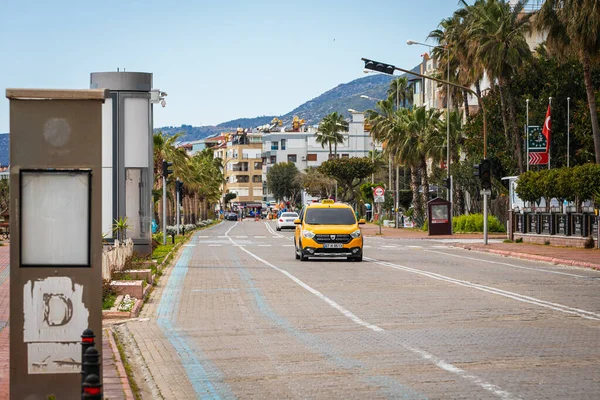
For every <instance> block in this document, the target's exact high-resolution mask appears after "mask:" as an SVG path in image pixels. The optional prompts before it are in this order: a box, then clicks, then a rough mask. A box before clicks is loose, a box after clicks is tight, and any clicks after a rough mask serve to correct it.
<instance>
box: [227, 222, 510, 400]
mask: <svg viewBox="0 0 600 400" xmlns="http://www.w3.org/2000/svg"><path fill="white" fill-rule="evenodd" d="M236 225H237V222H236ZM233 227H235V225H234V226H232V227H231V228H229V230H228V231H227V232H226V233H225V235H228V234H229V231H231V229H232V228H233ZM229 240H230V241H231V243H233V244H234V245H235V241H234V240H233V239H232V238H231V237H229ZM241 249H242V250H243V251H245V252H246V253H248V254H249V255H250V256H252V257H253V258H255V259H256V260H258V261H260V262H262V263H263V264H265V265H267V266H268V267H271V268H273V269H274V270H276V271H278V272H281V273H282V274H283V275H285V276H287V277H288V278H290V279H291V280H292V281H294V282H295V283H296V284H298V285H299V286H301V287H302V288H304V289H306V290H307V291H308V292H310V293H312V294H314V295H315V296H317V297H318V298H319V299H321V300H323V301H324V302H325V303H327V304H329V305H330V306H331V307H333V308H334V309H336V310H338V311H339V312H341V313H342V314H343V315H344V316H345V317H346V318H348V319H350V320H352V321H353V322H354V323H356V324H358V325H361V326H364V327H365V328H367V329H370V330H372V331H374V332H385V330H384V329H383V328H380V327H378V326H377V325H373V324H370V323H368V322H365V321H363V320H362V319H360V318H359V317H357V316H356V315H355V314H353V313H352V312H350V311H348V310H346V309H345V308H344V307H342V306H340V305H339V304H337V303H336V302H335V301H333V300H331V299H330V298H329V297H327V296H325V295H324V294H323V293H321V292H319V291H318V290H316V289H313V288H312V287H310V286H308V285H307V284H306V283H304V282H303V281H301V280H300V279H298V278H296V277H295V276H294V275H292V274H290V273H289V272H287V271H285V270H283V269H281V268H278V267H276V266H275V265H273V264H271V263H270V262H268V261H266V260H263V259H262V258H260V257H258V256H257V255H256V254H254V253H252V252H251V251H248V250H246V249H244V248H241ZM385 334H387V332H385ZM399 344H400V345H401V346H402V347H404V348H405V349H407V350H409V351H411V352H413V353H414V354H417V355H418V356H420V357H421V358H422V359H423V360H426V361H430V362H433V363H434V364H435V365H436V366H437V367H438V368H440V369H443V370H444V371H447V372H450V373H452V374H455V375H458V376H460V377H461V378H463V379H466V380H469V381H471V382H473V383H474V384H476V385H478V386H479V387H481V388H483V389H485V390H487V391H489V392H492V393H493V394H495V395H496V396H499V397H500V398H502V399H506V400H510V399H516V397H514V396H513V395H512V394H511V393H509V392H506V391H504V390H502V389H501V388H500V387H499V386H496V385H493V384H491V383H488V382H486V381H484V380H482V379H481V378H479V377H477V376H475V375H472V374H469V373H468V372H466V371H465V370H463V369H460V368H458V367H456V366H455V365H452V364H450V363H448V362H446V361H444V360H442V359H440V358H438V357H436V356H434V355H433V354H431V353H428V352H426V351H424V350H421V349H418V348H416V347H412V346H410V345H408V344H406V343H402V342H400V343H399Z"/></svg>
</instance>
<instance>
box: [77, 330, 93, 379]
mask: <svg viewBox="0 0 600 400" xmlns="http://www.w3.org/2000/svg"><path fill="white" fill-rule="evenodd" d="M95 337H96V335H94V332H93V331H92V330H91V329H86V330H84V331H83V333H82V334H81V383H82V384H83V381H84V379H85V374H84V372H83V360H84V359H85V352H86V350H87V349H89V348H90V347H94V346H95V345H96V342H95V341H94V338H95Z"/></svg>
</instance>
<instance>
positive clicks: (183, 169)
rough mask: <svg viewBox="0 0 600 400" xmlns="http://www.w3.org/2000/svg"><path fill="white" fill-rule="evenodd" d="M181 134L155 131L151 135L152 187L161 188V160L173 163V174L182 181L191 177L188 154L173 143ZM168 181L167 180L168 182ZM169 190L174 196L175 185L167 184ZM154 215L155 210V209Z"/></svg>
mask: <svg viewBox="0 0 600 400" xmlns="http://www.w3.org/2000/svg"><path fill="white" fill-rule="evenodd" d="M180 136H181V134H179V133H178V134H175V135H173V136H166V135H163V133H162V132H157V133H155V134H154V135H153V140H154V149H153V150H154V176H155V181H154V188H155V189H160V188H162V162H163V160H166V161H169V162H172V163H173V174H174V175H175V176H177V177H179V178H180V179H182V180H183V181H184V183H185V182H186V181H190V180H191V179H192V176H191V170H190V169H189V168H188V155H187V154H186V152H185V150H184V149H182V148H177V147H176V146H175V143H176V142H177V139H179V137H180ZM168 183H169V182H167V184H168ZM169 186H170V191H172V192H173V198H175V187H174V185H173V184H171V185H169ZM155 215H156V210H155Z"/></svg>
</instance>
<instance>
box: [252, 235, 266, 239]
mask: <svg viewBox="0 0 600 400" xmlns="http://www.w3.org/2000/svg"><path fill="white" fill-rule="evenodd" d="M254 238H255V239H266V238H267V237H266V236H254Z"/></svg>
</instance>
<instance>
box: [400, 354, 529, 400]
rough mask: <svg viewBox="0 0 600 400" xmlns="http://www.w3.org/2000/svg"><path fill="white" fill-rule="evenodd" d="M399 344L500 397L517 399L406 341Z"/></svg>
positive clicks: (507, 399) (508, 399)
mask: <svg viewBox="0 0 600 400" xmlns="http://www.w3.org/2000/svg"><path fill="white" fill-rule="evenodd" d="M400 345H401V346H402V347H404V348H405V349H407V350H409V351H412V352H413V353H416V354H418V355H420V356H421V358H423V359H424V360H428V361H431V362H433V363H434V364H435V365H436V366H437V367H438V368H441V369H443V370H444V371H447V372H450V373H453V374H455V375H458V376H460V377H461V378H463V379H466V380H469V381H471V382H473V383H474V384H476V385H477V386H480V387H482V388H483V389H485V390H487V391H489V392H492V393H493V394H495V395H496V396H498V397H500V398H501V399H506V400H510V399H518V397H515V396H514V395H513V394H511V393H509V392H507V391H505V390H503V389H502V388H501V387H499V386H496V385H493V384H491V383H489V382H486V381H484V380H483V379H481V378H479V377H478V376H476V375H473V374H470V373H468V372H467V371H465V370H463V369H461V368H458V367H457V366H456V365H452V364H450V363H448V362H446V361H444V360H442V359H441V358H438V357H436V356H434V355H433V354H430V353H428V352H426V351H423V350H421V349H417V348H415V347H412V346H409V345H407V344H406V343H400Z"/></svg>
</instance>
